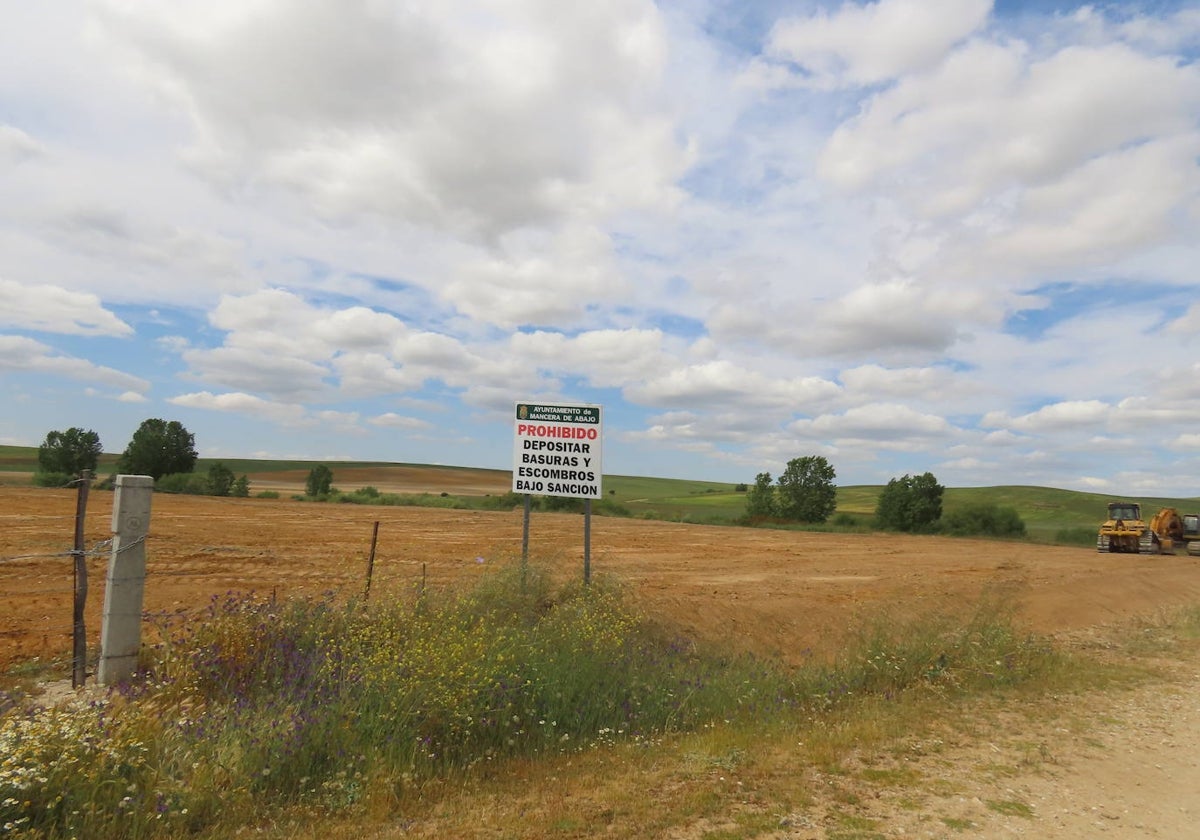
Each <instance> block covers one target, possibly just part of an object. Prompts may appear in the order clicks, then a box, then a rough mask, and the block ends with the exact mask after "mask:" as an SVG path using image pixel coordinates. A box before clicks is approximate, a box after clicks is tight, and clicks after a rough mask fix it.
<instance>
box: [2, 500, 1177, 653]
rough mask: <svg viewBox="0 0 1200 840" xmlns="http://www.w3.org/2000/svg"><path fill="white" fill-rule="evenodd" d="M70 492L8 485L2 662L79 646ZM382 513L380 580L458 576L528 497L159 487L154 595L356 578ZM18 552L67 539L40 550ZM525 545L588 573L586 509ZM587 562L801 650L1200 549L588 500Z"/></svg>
mask: <svg viewBox="0 0 1200 840" xmlns="http://www.w3.org/2000/svg"><path fill="white" fill-rule="evenodd" d="M112 499H113V496H112V494H111V493H103V492H94V493H93V494H92V496H91V501H90V504H89V509H88V517H87V528H86V536H87V545H88V546H93V545H95V544H96V543H99V542H100V541H102V540H104V539H107V538H108V537H110V536H111V532H110V522H111V505H112ZM74 510H75V496H74V493H73V492H71V491H60V490H45V489H38V488H32V487H0V524H2V525H3V527H2V528H0V668H2V667H6V666H8V665H10V664H11V663H13V662H14V661H20V660H22V659H28V658H30V657H33V656H38V657H42V658H52V659H65V658H66V657H68V655H69V651H70V635H71V587H72V582H71V581H72V575H71V570H72V561H71V558H70V557H69V556H63V552H65V551H67V550H69V549H70V548H71V545H72V535H73V528H74V524H73V516H74ZM376 520H378V521H379V522H380V529H379V544H378V550H377V557H376V563H375V578H374V582H373V585H372V597H388V595H389V594H393V595H394V594H395V593H398V592H403V591H412V590H413V589H415V588H416V587H418V586H419V585H421V582H422V579H424V580H425V582H426V585H428V586H431V587H434V586H440V585H443V584H448V583H465V582H469V581H471V580H474V579H477V578H479V577H480V576H481V575H484V574H487V573H488V570H489V569H491V568H494V567H495V566H496V565H498V564H503V563H512V562H516V559H517V558H518V557H519V555H520V547H521V525H522V521H521V513H520V511H519V510H514V511H512V512H503V513H482V512H459V511H441V510H432V509H424V508H388V507H360V506H355V505H344V504H315V503H301V502H295V501H291V500H265V499H215V498H206V497H190V496H164V495H157V496H155V497H154V501H153V512H152V517H151V527H150V534H149V537H148V539H147V557H148V579H147V591H146V604H145V607H146V609H147V610H149V611H162V610H166V611H175V610H179V609H184V610H187V609H194V608H199V607H202V606H204V605H206V604H207V603H208V601H209V599H210V598H211V597H212V596H214V595H219V594H223V593H226V592H228V591H230V590H237V591H246V590H254V591H258V592H261V593H271V592H274V593H277V594H278V595H280V596H286V595H293V594H300V593H320V592H323V591H327V590H336V591H340V592H344V593H359V592H361V590H362V587H363V584H364V580H365V572H366V560H367V554H368V551H369V547H370V540H371V532H372V526H373V523H374V522H375V521H376ZM25 555H59V556H35V557H24V556H25ZM530 555H531V559H532V562H533V563H535V564H536V565H539V566H542V567H545V568H549V569H550V570H551V571H552V573H553V574H554V575H555V576H558V577H563V578H565V577H567V576H572V575H574V576H581V575H582V568H583V518H582V517H581V516H578V515H570V514H536V515H535V516H534V518H533V523H532V528H531V533H530ZM107 560H108V558H107V555H104V554H103V553H101V554H100V555H99V556H95V557H92V558H91V559H90V560H89V563H88V566H89V584H90V591H89V596H88V607H87V629H88V635H89V645H90V646H91V651H92V655H93V656H94V655H95V646H96V644H97V642H98V637H99V629H100V614H101V608H102V605H103V601H104V575H105V570H106V567H107ZM591 567H592V572H593V574H594V575H614V576H616V577H618V578H619V579H621V580H622V581H625V582H626V583H627V584H629V585H630V587H631V588H632V590H633V591H634V593H635V594H636V597H637V598H638V599H639V601H640V603H641V604H642V605H643V606H644V609H645V610H646V611H647V612H648V613H649V614H650V615H651V616H653V617H655V618H658V619H660V620H662V621H664V622H669V623H672V624H674V625H677V626H678V627H679V628H681V629H682V631H683V632H684V633H686V634H688V635H691V636H694V637H696V638H698V639H707V640H715V641H721V642H728V643H731V644H733V645H735V646H736V647H738V648H741V649H746V650H753V651H756V652H759V653H764V654H770V655H778V656H780V657H782V658H784V659H785V660H788V661H799V660H801V659H803V658H804V657H805V656H807V655H811V654H814V653H816V654H823V653H826V652H828V651H830V650H832V649H833V648H834V647H836V644H837V642H838V640H839V639H841V638H843V636H844V634H845V633H846V632H847V629H848V628H850V627H853V626H855V625H856V624H858V623H859V620H860V619H861V617H863V616H864V615H871V614H874V613H876V612H878V611H881V610H886V611H888V612H890V613H893V614H897V615H906V614H916V613H933V612H946V611H959V610H962V609H964V608H967V607H969V605H971V604H973V603H975V602H976V601H978V600H979V599H980V598H981V597H982V596H984V595H985V594H986V593H996V592H999V593H1003V594H1005V595H1007V596H1010V597H1011V598H1012V599H1013V601H1014V603H1016V604H1017V606H1018V615H1019V617H1020V620H1021V621H1022V622H1024V623H1025V624H1026V625H1027V626H1028V627H1029V628H1030V629H1033V630H1037V631H1043V632H1051V633H1058V632H1063V631H1072V630H1080V629H1084V628H1088V627H1093V626H1096V625H1102V624H1107V623H1110V622H1114V621H1117V620H1120V619H1123V618H1127V617H1129V616H1132V615H1144V614H1151V613H1154V612H1155V611H1156V610H1158V609H1159V608H1162V607H1167V606H1170V605H1175V604H1183V603H1197V602H1200V561H1197V560H1196V558H1188V557H1184V556H1180V557H1155V558H1147V557H1128V556H1119V555H1100V554H1097V553H1096V552H1095V551H1092V550H1089V549H1082V548H1051V547H1045V546H1033V545H1025V544H1016V543H1014V544H1006V543H996V542H986V541H973V540H957V539H946V538H932V537H903V536H887V535H829V534H810V533H788V532H780V531H759V530H749V529H744V528H726V527H714V526H699V525H681V524H675V523H665V522H650V521H641V520H622V519H611V518H601V517H595V518H593V520H592V553H591Z"/></svg>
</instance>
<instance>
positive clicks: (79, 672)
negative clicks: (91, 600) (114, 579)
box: [71, 470, 92, 688]
mask: <svg viewBox="0 0 1200 840" xmlns="http://www.w3.org/2000/svg"><path fill="white" fill-rule="evenodd" d="M91 486H92V471H91V470H83V471H82V472H81V473H80V474H79V487H78V490H77V492H76V495H75V550H74V551H72V552H71V555H72V556H73V557H74V563H75V587H74V589H75V601H74V604H73V607H72V628H71V688H79V687H81V686H82V685H83V684H84V682H86V681H87V625H86V624H85V623H84V620H83V611H84V608H85V607H86V606H87V596H88V568H87V551H86V550H85V549H84V540H83V529H84V520H85V519H86V518H87V503H88V488H89V487H91Z"/></svg>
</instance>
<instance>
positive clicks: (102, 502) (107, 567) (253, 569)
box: [0, 490, 483, 674]
mask: <svg viewBox="0 0 1200 840" xmlns="http://www.w3.org/2000/svg"><path fill="white" fill-rule="evenodd" d="M26 492H28V491H26ZM36 492H37V494H38V495H37V501H36V503H35V504H33V505H28V504H22V505H20V506H19V507H18V505H17V504H16V503H14V504H13V505H12V506H11V507H9V509H8V510H4V511H3V512H2V513H0V674H3V673H4V672H5V670H6V669H8V668H9V667H10V666H11V665H12V664H13V663H19V662H22V661H25V660H29V659H32V658H34V657H37V658H39V659H41V660H42V661H43V662H53V663H58V662H61V661H63V660H64V659H66V660H69V659H70V658H71V657H72V650H73V634H75V633H77V631H78V625H77V624H76V620H75V616H74V615H73V609H74V608H75V607H76V606H77V603H78V601H77V597H73V596H78V593H79V589H78V586H77V578H76V574H78V573H79V572H80V567H82V569H83V571H84V573H85V577H84V580H85V581H88V585H87V587H86V588H87V600H86V605H85V607H86V609H85V613H86V637H87V645H88V650H89V652H90V654H91V658H92V659H93V661H94V657H95V654H96V653H97V649H98V644H97V643H98V641H99V635H100V631H101V623H102V622H101V613H102V605H103V604H104V602H105V598H106V595H107V593H108V586H109V585H110V584H124V583H127V582H129V581H131V580H134V579H135V578H132V577H109V575H111V574H113V568H112V563H113V561H114V560H115V559H116V557H117V556H119V554H122V553H124V552H126V551H129V550H132V549H134V548H135V547H138V546H141V545H143V544H144V545H145V546H146V548H147V553H146V556H145V566H144V575H143V574H141V570H140V569H139V573H138V575H137V577H138V578H140V579H141V580H143V581H144V582H145V586H146V589H145V602H144V607H143V609H144V610H145V612H146V614H147V615H156V614H159V613H165V612H170V613H186V614H200V612H201V611H202V610H204V609H205V608H206V607H208V606H209V604H210V599H211V598H213V597H219V596H221V595H224V594H228V593H260V594H270V595H274V594H275V592H276V590H278V591H280V592H289V593H302V592H306V593H309V594H312V595H319V594H322V593H335V595H336V597H343V596H345V597H351V598H362V597H366V591H365V588H366V589H369V592H370V596H371V599H372V600H374V599H375V598H377V597H388V596H389V595H395V596H397V597H403V593H407V592H417V591H424V589H425V586H426V573H425V562H424V559H425V558H423V557H421V558H418V559H406V558H402V557H399V556H397V554H398V550H395V551H394V552H393V553H392V554H391V555H389V554H388V553H386V552H381V555H380V564H379V565H376V566H375V567H374V573H373V580H374V584H373V587H372V586H371V584H370V583H368V581H370V580H371V578H372V572H371V570H370V568H369V567H368V565H367V537H368V536H370V531H369V521H368V523H367V526H366V527H364V529H363V532H362V538H361V540H360V539H358V538H357V533H358V532H357V528H358V527H359V525H360V524H362V523H361V518H362V517H357V518H356V517H354V516H350V517H341V520H342V521H341V523H340V524H341V525H342V527H343V530H342V531H340V532H338V533H339V539H338V540H335V539H333V538H332V537H331V536H330V535H329V534H328V533H327V532H326V525H325V524H324V522H321V523H320V524H314V523H316V521H317V520H318V519H319V517H315V516H314V515H313V511H310V510H302V509H292V508H288V509H287V510H286V511H282V510H281V511H278V512H277V511H275V510H274V509H269V511H270V512H269V513H267V514H266V519H265V521H260V520H259V519H258V517H259V516H260V514H259V512H258V511H257V510H255V509H254V508H253V507H241V508H239V509H238V510H237V511H236V512H235V511H231V509H230V508H227V507H220V508H219V507H216V506H213V507H211V508H209V509H207V510H204V511H203V512H193V510H192V509H191V508H186V509H181V508H180V507H179V506H176V507H174V508H171V506H170V505H168V506H165V507H164V508H163V509H161V510H159V509H157V503H156V510H155V512H154V514H153V517H152V519H153V523H152V524H153V526H154V527H153V530H152V531H151V532H149V533H148V534H147V536H142V537H138V538H137V539H126V540H123V541H122V540H120V538H116V540H115V539H114V536H115V535H114V536H110V535H109V534H111V528H112V527H113V521H112V514H113V500H114V497H113V496H112V495H111V494H109V493H97V494H93V496H92V504H91V507H90V508H88V509H86V510H84V512H83V517H82V521H81V522H78V521H77V519H78V517H77V514H76V513H68V512H67V510H69V509H75V501H74V496H75V494H70V497H68V495H67V494H65V493H63V492H62V491H51V492H49V493H46V494H42V492H41V491H40V490H39V491H36ZM6 497H7V496H6ZM12 498H14V499H15V498H16V496H15V495H14V496H12ZM200 503H201V504H204V502H200ZM68 505H69V506H70V507H69V508H68ZM22 508H24V510H22ZM248 511H249V512H248ZM345 512H346V513H351V510H350V509H347V510H346V511H345ZM371 516H372V518H374V517H377V516H378V514H375V513H372V514H371ZM384 518H386V514H385V516H384ZM352 520H353V521H352ZM77 525H80V526H82V527H81V528H78V529H77V528H76V526H77ZM376 531H378V524H377V523H376ZM80 533H82V534H83V535H84V537H85V538H86V539H85V540H83V541H81V542H79V543H76V542H75V539H76V537H77V535H78V534H80ZM198 535H203V539H212V540H213V542H214V543H218V544H208V543H207V542H202V541H200V540H198V539H197V537H198ZM446 538H447V535H446V534H445V533H444V532H437V533H434V534H433V535H432V536H431V537H430V539H431V540H435V541H436V542H437V543H439V544H444V543H445V542H446ZM114 544H115V545H116V546H117V548H118V552H117V554H114V551H113V549H114ZM75 545H79V546H80V547H78V548H76V547H75ZM371 550H372V555H373V552H374V546H373V545H372V548H371ZM406 553H407V554H408V555H409V557H410V558H411V557H412V552H411V551H407V552H406ZM477 553H478V552H477V551H475V550H473V549H472V550H470V553H469V554H464V555H463V556H462V558H461V559H464V560H465V561H466V563H470V564H471V566H470V567H471V568H473V567H474V562H473V561H476V560H477V561H478V562H479V563H482V562H483V558H482V557H478V558H477V557H476V554H477ZM331 554H335V555H336V556H337V558H339V559H335V560H331V558H330V555H331ZM155 581H159V585H158V586H155ZM365 584H366V587H364V585H365ZM435 585H436V584H435ZM337 593H340V595H338V594H337ZM22 602H24V603H22ZM54 667H55V668H57V667H58V666H57V664H56V665H55V666H54ZM68 667H69V666H68Z"/></svg>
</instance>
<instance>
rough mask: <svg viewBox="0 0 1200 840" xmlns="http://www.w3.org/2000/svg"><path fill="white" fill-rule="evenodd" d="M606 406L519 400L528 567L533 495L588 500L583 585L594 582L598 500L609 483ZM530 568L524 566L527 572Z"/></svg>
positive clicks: (519, 480)
mask: <svg viewBox="0 0 1200 840" xmlns="http://www.w3.org/2000/svg"><path fill="white" fill-rule="evenodd" d="M603 442H604V427H603V424H602V422H601V407H600V406H598V405H591V404H587V403H584V404H571V405H561V404H559V405H545V404H541V403H533V402H518V403H517V404H516V410H515V411H514V425H513V471H512V472H513V492H514V493H523V494H525V533H524V539H523V542H522V546H521V557H522V563H524V562H525V558H526V557H527V555H528V552H529V496H530V495H538V496H565V497H567V498H573V499H583V542H584V545H583V582H584V583H585V584H587V583H590V582H591V559H592V557H591V555H592V545H591V540H592V499H598V498H600V486H601V484H602V483H603V479H604V471H603V468H602V454H603ZM523 573H524V566H522V574H523Z"/></svg>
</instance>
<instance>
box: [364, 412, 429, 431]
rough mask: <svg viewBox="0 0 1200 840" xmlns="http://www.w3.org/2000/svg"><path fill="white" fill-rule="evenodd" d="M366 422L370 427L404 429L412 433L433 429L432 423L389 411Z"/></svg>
mask: <svg viewBox="0 0 1200 840" xmlns="http://www.w3.org/2000/svg"><path fill="white" fill-rule="evenodd" d="M367 422H368V423H370V424H371V425H372V426H382V427H383V428H386V429H405V430H407V431H414V432H418V431H425V430H426V429H432V428H433V424H432V423H430V422H428V421H426V420H422V419H420V418H419V417H406V416H404V415H402V414H396V413H394V412H391V411H389V412H387V413H386V414H380V415H378V416H376V417H372V418H370V419H369V420H368V421H367Z"/></svg>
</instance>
